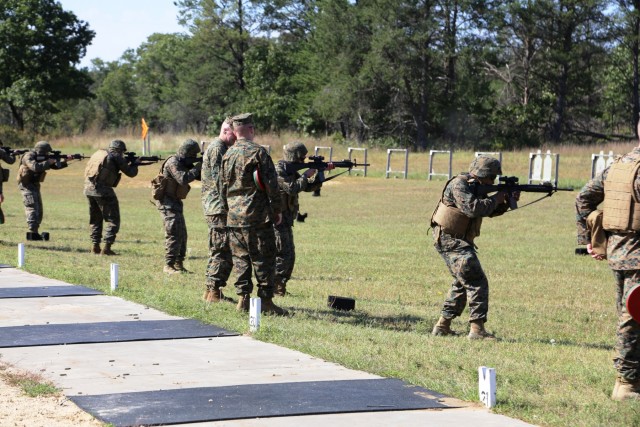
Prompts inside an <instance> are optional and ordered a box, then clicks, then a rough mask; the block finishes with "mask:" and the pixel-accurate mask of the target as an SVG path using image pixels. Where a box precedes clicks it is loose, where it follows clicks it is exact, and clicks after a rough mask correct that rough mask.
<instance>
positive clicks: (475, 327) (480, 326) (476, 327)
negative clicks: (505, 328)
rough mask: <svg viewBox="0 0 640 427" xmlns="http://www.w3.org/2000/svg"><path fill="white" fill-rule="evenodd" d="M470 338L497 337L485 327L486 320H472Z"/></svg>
mask: <svg viewBox="0 0 640 427" xmlns="http://www.w3.org/2000/svg"><path fill="white" fill-rule="evenodd" d="M470 323H471V329H470V330H469V336H468V338H469V339H470V340H495V339H496V337H495V336H494V335H492V334H490V333H489V332H487V331H486V330H485V329H484V320H472V321H471V322H470Z"/></svg>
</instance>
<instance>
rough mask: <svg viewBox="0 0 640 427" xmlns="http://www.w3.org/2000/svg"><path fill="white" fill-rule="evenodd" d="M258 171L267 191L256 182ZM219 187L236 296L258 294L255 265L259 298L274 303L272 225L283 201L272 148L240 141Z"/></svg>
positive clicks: (225, 161)
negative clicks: (252, 277)
mask: <svg viewBox="0 0 640 427" xmlns="http://www.w3.org/2000/svg"><path fill="white" fill-rule="evenodd" d="M234 126H235V125H234ZM256 170H257V171H258V174H259V176H260V179H261V182H262V183H263V184H264V190H261V189H259V188H258V187H257V185H256V183H255V182H254V178H253V174H254V171H256ZM220 188H221V192H220V200H221V202H222V205H223V208H225V210H226V211H227V227H229V244H230V246H231V252H232V254H233V268H234V272H235V274H236V276H237V281H236V283H235V287H236V293H237V294H238V295H250V294H251V292H252V291H253V282H252V281H251V276H252V274H251V268H252V267H253V269H254V270H255V275H256V280H257V281H258V285H257V286H258V297H260V298H268V299H271V298H272V297H273V291H274V280H275V255H276V245H275V236H274V231H273V225H272V224H273V222H274V219H275V217H276V216H277V215H278V214H280V213H281V200H280V193H279V192H278V181H277V177H276V171H275V167H274V165H273V161H272V160H271V157H270V156H269V154H268V153H267V150H265V149H264V147H262V146H260V145H258V144H256V143H255V142H253V141H250V140H248V139H245V138H240V139H238V140H237V141H236V143H235V145H234V146H233V147H230V148H229V150H228V151H227V153H226V154H225V155H224V157H223V159H222V168H221V173H220Z"/></svg>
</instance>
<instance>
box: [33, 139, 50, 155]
mask: <svg viewBox="0 0 640 427" xmlns="http://www.w3.org/2000/svg"><path fill="white" fill-rule="evenodd" d="M33 149H34V150H35V152H36V153H38V154H49V153H50V152H52V151H53V148H51V145H50V144H49V143H48V142H47V141H39V142H38V143H36V146H35V147H33Z"/></svg>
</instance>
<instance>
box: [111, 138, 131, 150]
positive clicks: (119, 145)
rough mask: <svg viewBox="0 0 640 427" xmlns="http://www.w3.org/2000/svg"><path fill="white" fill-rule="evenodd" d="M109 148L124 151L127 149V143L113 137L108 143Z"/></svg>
mask: <svg viewBox="0 0 640 427" xmlns="http://www.w3.org/2000/svg"><path fill="white" fill-rule="evenodd" d="M109 149H110V150H118V151H122V152H123V153H124V152H125V151H127V145H126V144H125V143H124V141H121V140H119V139H114V140H113V141H111V142H110V143H109Z"/></svg>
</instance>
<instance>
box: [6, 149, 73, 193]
mask: <svg viewBox="0 0 640 427" xmlns="http://www.w3.org/2000/svg"><path fill="white" fill-rule="evenodd" d="M39 156H41V155H40V154H38V153H36V152H35V151H34V150H29V151H28V152H26V153H25V154H24V155H23V156H22V158H21V159H20V167H24V168H25V169H26V175H25V180H24V181H25V182H24V183H22V182H20V183H18V188H20V189H21V190H39V189H40V180H41V177H42V175H43V174H45V173H46V172H47V170H49V169H54V170H56V169H64V168H66V167H67V166H69V165H68V164H67V162H66V161H61V162H59V163H57V164H56V163H54V164H53V165H50V164H49V160H42V161H38V157H39Z"/></svg>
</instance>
